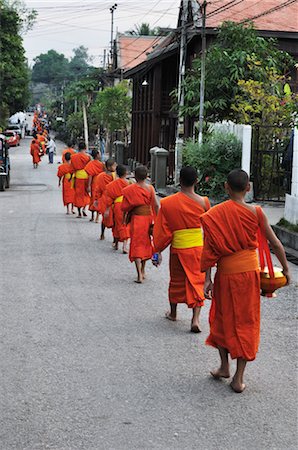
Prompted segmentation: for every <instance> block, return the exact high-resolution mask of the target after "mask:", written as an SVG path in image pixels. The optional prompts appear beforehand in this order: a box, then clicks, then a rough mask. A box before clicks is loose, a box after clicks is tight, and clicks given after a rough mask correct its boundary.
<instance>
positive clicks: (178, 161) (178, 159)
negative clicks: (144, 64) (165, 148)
mask: <svg viewBox="0 0 298 450" xmlns="http://www.w3.org/2000/svg"><path fill="white" fill-rule="evenodd" d="M187 11H188V0H183V2H182V14H181V37H180V57H179V81H178V118H177V125H176V141H175V185H176V186H177V185H178V184H179V175H180V170H181V168H182V150H183V135H184V117H183V116H182V114H181V109H182V107H183V106H184V77H185V63H186V50H187V49H186V37H187V36H186V22H187Z"/></svg>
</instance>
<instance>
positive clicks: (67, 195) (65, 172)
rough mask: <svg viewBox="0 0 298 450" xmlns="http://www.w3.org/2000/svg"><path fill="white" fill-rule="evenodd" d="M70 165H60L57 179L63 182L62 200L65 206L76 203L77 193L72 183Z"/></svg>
mask: <svg viewBox="0 0 298 450" xmlns="http://www.w3.org/2000/svg"><path fill="white" fill-rule="evenodd" d="M70 171H71V168H70V164H68V163H64V164H60V166H59V167H58V172H57V177H59V178H63V180H62V198H63V204H64V206H66V205H69V204H70V203H74V196H75V191H74V188H73V186H72V182H71V173H70Z"/></svg>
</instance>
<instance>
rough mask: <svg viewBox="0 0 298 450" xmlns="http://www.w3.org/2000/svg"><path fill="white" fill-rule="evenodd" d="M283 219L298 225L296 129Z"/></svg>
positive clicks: (297, 137)
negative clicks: (289, 191)
mask: <svg viewBox="0 0 298 450" xmlns="http://www.w3.org/2000/svg"><path fill="white" fill-rule="evenodd" d="M285 219H286V220H287V221H288V222H290V223H293V224H294V225H297V224H298V128H295V129H294V142H293V169H292V184H291V195H289V194H287V195H286V204H285Z"/></svg>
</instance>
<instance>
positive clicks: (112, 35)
mask: <svg viewBox="0 0 298 450" xmlns="http://www.w3.org/2000/svg"><path fill="white" fill-rule="evenodd" d="M116 9H117V3H115V4H114V5H113V6H111V8H110V13H111V66H112V65H113V37H114V12H115V11H116Z"/></svg>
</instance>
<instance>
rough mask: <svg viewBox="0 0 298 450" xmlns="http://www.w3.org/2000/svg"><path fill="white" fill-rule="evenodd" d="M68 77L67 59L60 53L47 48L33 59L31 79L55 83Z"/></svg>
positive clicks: (38, 81) (37, 81)
mask: <svg viewBox="0 0 298 450" xmlns="http://www.w3.org/2000/svg"><path fill="white" fill-rule="evenodd" d="M68 77H69V61H68V59H67V58H66V57H65V56H64V55H63V54H62V53H57V52H56V50H49V51H48V52H47V53H42V54H41V55H39V56H37V57H36V58H35V59H34V66H33V69H32V81H34V82H36V83H46V84H56V85H57V84H61V83H62V82H63V80H65V79H66V78H68Z"/></svg>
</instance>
